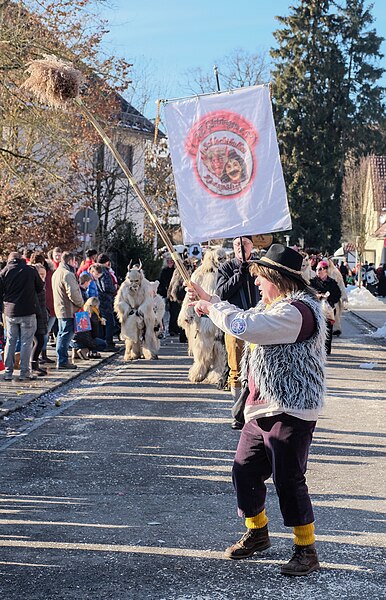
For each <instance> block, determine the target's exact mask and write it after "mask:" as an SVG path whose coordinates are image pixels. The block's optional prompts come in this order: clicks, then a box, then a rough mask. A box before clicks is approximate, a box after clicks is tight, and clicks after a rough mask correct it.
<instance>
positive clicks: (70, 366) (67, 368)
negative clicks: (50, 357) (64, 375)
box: [56, 362, 78, 371]
mask: <svg viewBox="0 0 386 600" xmlns="http://www.w3.org/2000/svg"><path fill="white" fill-rule="evenodd" d="M56 368H57V369H58V370H59V371H72V370H73V369H77V368H78V367H77V365H73V364H71V363H69V362H68V363H66V364H65V365H57V367H56Z"/></svg>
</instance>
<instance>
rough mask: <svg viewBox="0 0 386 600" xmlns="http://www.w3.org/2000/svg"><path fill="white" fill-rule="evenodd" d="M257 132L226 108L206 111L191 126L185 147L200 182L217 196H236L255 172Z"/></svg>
mask: <svg viewBox="0 0 386 600" xmlns="http://www.w3.org/2000/svg"><path fill="white" fill-rule="evenodd" d="M258 139H259V138H258V133H257V131H256V129H255V128H254V126H253V125H252V124H251V123H249V121H247V120H246V119H244V117H242V116H241V115H238V114H236V113H233V112H228V111H214V112H211V113H208V114H206V115H205V116H204V117H202V118H201V119H200V120H199V121H197V122H196V123H195V124H194V125H193V127H192V128H191V129H190V131H189V133H188V136H187V138H186V143H185V148H186V150H187V152H188V154H189V156H190V158H191V160H192V161H193V166H194V171H195V175H196V178H197V180H198V182H199V183H200V185H201V186H202V187H204V188H205V189H206V191H209V192H210V193H211V194H213V195H215V196H218V197H220V198H237V197H238V196H240V195H241V194H243V193H244V192H245V190H247V189H248V187H249V186H250V185H251V183H252V181H253V179H254V177H255V175H256V171H257V164H256V156H255V152H254V147H255V146H256V144H257V143H258Z"/></svg>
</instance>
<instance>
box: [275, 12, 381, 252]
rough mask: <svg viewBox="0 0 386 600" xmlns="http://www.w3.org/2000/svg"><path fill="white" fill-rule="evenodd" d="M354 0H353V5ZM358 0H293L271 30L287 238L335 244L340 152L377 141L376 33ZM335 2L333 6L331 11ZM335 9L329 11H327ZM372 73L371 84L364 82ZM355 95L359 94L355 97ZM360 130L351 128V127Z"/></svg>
mask: <svg viewBox="0 0 386 600" xmlns="http://www.w3.org/2000/svg"><path fill="white" fill-rule="evenodd" d="M354 5H355V6H354ZM363 5H364V2H363V1H361V0H351V1H350V0H347V1H345V2H344V6H342V5H340V6H338V8H337V4H336V3H332V2H331V0H299V2H298V4H297V5H296V6H294V7H291V11H292V12H291V14H290V16H288V17H278V20H279V22H280V23H281V24H282V26H283V27H282V28H281V29H279V30H277V31H276V32H275V33H274V35H275V38H276V40H277V42H278V48H277V49H274V50H272V51H271V55H272V57H273V59H274V65H275V67H274V71H273V77H274V108H275V113H276V121H277V129H278V137H279V144H280V150H281V153H282V161H283V169H284V175H285V178H286V182H287V190H288V196H289V202H290V206H291V213H292V217H293V240H291V241H293V242H296V241H297V239H298V238H299V237H301V238H304V240H305V243H306V245H307V246H309V245H312V246H318V247H320V248H321V249H322V250H330V251H332V250H334V249H335V248H336V246H337V245H338V244H339V240H340V208H339V207H340V195H341V186H342V178H343V171H344V161H345V157H346V155H347V154H348V153H349V152H350V153H352V151H355V150H357V152H358V154H360V153H361V150H360V148H359V146H360V145H361V146H362V145H363V144H365V145H367V144H369V145H370V148H369V151H370V150H373V149H374V147H373V145H372V144H373V143H376V142H377V143H378V147H380V145H381V144H380V140H381V135H380V133H379V123H380V121H381V118H382V117H381V115H382V88H378V89H377V90H375V91H373V90H372V89H370V88H371V87H374V83H375V82H376V80H377V78H379V77H380V76H381V74H382V70H381V69H377V68H376V67H375V66H372V64H371V62H372V61H376V60H377V59H378V58H379V57H380V53H379V44H380V42H381V38H379V37H377V36H376V35H375V32H368V33H366V28H367V27H368V25H369V24H370V23H371V22H372V19H371V15H370V12H369V10H365V9H364V6H363ZM337 10H338V12H337ZM333 11H335V12H333ZM370 81H372V84H370ZM359 96H360V99H359ZM357 128H358V129H359V130H360V135H359V132H357V133H356V129H357Z"/></svg>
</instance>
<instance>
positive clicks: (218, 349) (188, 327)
mask: <svg viewBox="0 0 386 600" xmlns="http://www.w3.org/2000/svg"><path fill="white" fill-rule="evenodd" d="M225 261H226V253H225V250H224V249H223V248H210V249H209V250H207V251H206V252H205V256H204V259H203V262H202V264H201V265H200V266H199V267H198V269H196V270H195V271H194V273H193V274H192V277H191V280H192V281H194V282H195V283H198V284H199V285H200V286H201V287H202V288H203V289H204V290H205V292H207V293H208V294H211V295H213V294H214V293H215V292H216V285H217V273H218V269H219V266H220V265H221V264H223V263H224V262H225ZM188 304H189V299H188V297H187V296H186V297H185V298H184V301H183V303H182V307H181V311H180V314H179V317H178V325H179V327H181V328H182V329H185V333H186V337H187V338H188V344H189V353H190V354H191V355H193V365H192V366H191V368H190V370H189V381H192V382H193V383H198V382H200V381H204V380H205V382H207V383H212V384H214V385H217V384H218V383H219V381H220V380H221V377H222V374H223V372H224V369H225V368H226V364H227V355H226V351H225V346H224V334H223V333H222V332H221V331H220V330H219V329H218V327H216V325H214V324H213V323H212V321H211V320H210V319H207V318H203V317H198V316H197V315H196V313H195V312H194V309H193V308H192V307H191V306H188Z"/></svg>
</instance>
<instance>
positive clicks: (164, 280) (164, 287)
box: [158, 252, 180, 335]
mask: <svg viewBox="0 0 386 600" xmlns="http://www.w3.org/2000/svg"><path fill="white" fill-rule="evenodd" d="M163 258H164V266H163V267H162V269H161V272H160V275H159V278H158V279H159V286H158V293H159V295H160V296H162V298H164V299H165V309H166V310H165V316H164V330H165V334H170V335H179V329H180V328H179V327H178V324H177V319H178V311H177V310H174V309H175V306H170V302H169V300H168V298H167V295H168V289H169V285H170V282H171V280H172V277H173V273H174V269H175V267H174V260H173V259H172V257H171V254H170V252H167V253H166V254H164V257H163ZM166 315H167V316H166ZM167 323H168V326H167V327H166V324H167Z"/></svg>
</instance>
